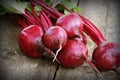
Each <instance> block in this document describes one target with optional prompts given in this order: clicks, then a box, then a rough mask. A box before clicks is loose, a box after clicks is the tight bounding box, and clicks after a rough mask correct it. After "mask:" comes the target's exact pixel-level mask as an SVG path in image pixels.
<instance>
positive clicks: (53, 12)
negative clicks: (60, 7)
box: [29, 0, 61, 16]
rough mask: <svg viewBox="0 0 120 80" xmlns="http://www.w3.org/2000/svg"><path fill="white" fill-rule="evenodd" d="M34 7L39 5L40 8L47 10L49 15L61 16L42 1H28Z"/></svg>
mask: <svg viewBox="0 0 120 80" xmlns="http://www.w3.org/2000/svg"><path fill="white" fill-rule="evenodd" d="M29 1H30V2H31V3H32V4H34V5H39V6H41V7H42V8H44V9H46V10H48V11H49V12H50V13H52V14H54V15H55V16H61V13H59V12H58V11H57V10H55V9H54V8H52V7H51V6H49V5H48V4H46V3H45V2H43V1H42V0H29Z"/></svg>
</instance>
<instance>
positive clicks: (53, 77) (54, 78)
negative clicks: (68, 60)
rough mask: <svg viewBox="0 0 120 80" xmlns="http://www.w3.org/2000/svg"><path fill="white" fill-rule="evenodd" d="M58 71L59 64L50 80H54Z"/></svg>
mask: <svg viewBox="0 0 120 80" xmlns="http://www.w3.org/2000/svg"><path fill="white" fill-rule="evenodd" d="M58 69H59V64H57V68H56V70H55V73H54V76H53V79H52V80H55V78H56V75H57V71H58Z"/></svg>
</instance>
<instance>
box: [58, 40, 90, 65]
mask: <svg viewBox="0 0 120 80" xmlns="http://www.w3.org/2000/svg"><path fill="white" fill-rule="evenodd" d="M83 55H85V56H88V49H87V47H86V46H85V45H84V44H83V43H82V42H80V41H78V40H68V41H67V43H66V45H65V46H64V48H63V49H62V50H61V51H60V53H59V54H58V57H57V59H58V60H59V62H60V63H61V65H63V66H64V67H77V66H80V65H81V64H83V63H84V61H85V59H84V57H82V56H83Z"/></svg>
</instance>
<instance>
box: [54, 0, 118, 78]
mask: <svg viewBox="0 0 120 80" xmlns="http://www.w3.org/2000/svg"><path fill="white" fill-rule="evenodd" d="M80 1H81V2H80V5H79V6H80V8H81V9H82V11H81V12H80V14H82V15H84V16H85V17H86V18H88V19H89V20H91V21H92V22H93V23H94V24H95V25H96V26H98V28H99V29H100V30H101V31H102V33H103V34H104V35H105V37H106V38H107V39H109V38H108V37H107V36H109V37H110V36H111V35H109V34H108V31H107V26H108V23H109V25H110V24H112V23H113V22H112V21H113V20H112V19H113V17H114V19H116V17H118V15H116V14H117V13H118V11H117V10H116V9H119V8H118V7H115V4H116V2H114V1H113V2H111V1H110V0H106V1H105V0H80ZM113 3H115V4H113ZM109 6H111V8H112V9H111V8H109ZM114 8H116V9H115V10H113V9H114ZM112 10H113V12H112ZM109 12H112V13H109ZM114 13H115V14H114ZM110 14H114V16H112V18H108V17H110ZM108 19H110V20H108ZM111 20H112V21H111ZM116 20H118V19H116ZM114 24H116V25H118V26H120V24H119V22H115V21H114ZM112 25H113V24H112ZM114 26H115V25H114ZM107 34H108V35H107ZM113 34H114V33H113ZM87 46H88V48H89V57H90V58H91V55H92V51H93V49H94V47H95V44H94V43H93V42H92V41H91V40H90V39H89V37H88V44H87ZM102 75H103V76H104V77H105V79H106V80H119V79H120V77H119V76H117V75H116V74H115V73H114V72H111V71H108V72H102ZM56 80H98V78H97V76H96V75H95V72H94V71H93V70H92V69H91V68H89V66H88V64H87V63H84V64H83V65H82V66H79V67H77V68H74V69H70V68H64V67H62V66H59V69H58V71H57V75H56Z"/></svg>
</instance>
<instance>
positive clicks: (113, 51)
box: [92, 42, 120, 70]
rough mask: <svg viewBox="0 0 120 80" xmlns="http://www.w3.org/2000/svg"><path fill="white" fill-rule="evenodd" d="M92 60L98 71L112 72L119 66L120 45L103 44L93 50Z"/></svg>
mask: <svg viewBox="0 0 120 80" xmlns="http://www.w3.org/2000/svg"><path fill="white" fill-rule="evenodd" d="M92 59H93V62H94V64H95V65H96V66H97V68H98V69H100V70H112V69H116V68H117V67H118V66H120V45H118V44H116V43H113V42H111V43H110V42H103V43H101V44H99V45H98V47H96V48H95V50H94V52H93V55H92Z"/></svg>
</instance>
